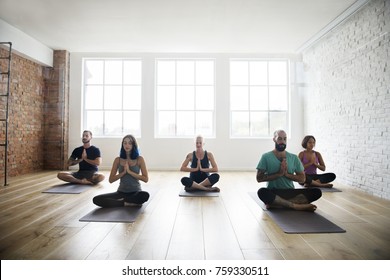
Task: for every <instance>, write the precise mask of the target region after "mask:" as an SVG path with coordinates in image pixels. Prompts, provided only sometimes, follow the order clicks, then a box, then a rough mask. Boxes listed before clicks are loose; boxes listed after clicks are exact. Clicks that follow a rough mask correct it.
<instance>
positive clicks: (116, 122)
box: [104, 111, 122, 135]
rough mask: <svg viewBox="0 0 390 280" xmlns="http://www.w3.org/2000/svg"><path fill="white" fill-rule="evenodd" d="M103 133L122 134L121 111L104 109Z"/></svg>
mask: <svg viewBox="0 0 390 280" xmlns="http://www.w3.org/2000/svg"><path fill="white" fill-rule="evenodd" d="M104 134H105V135H122V112H121V111H106V112H105V114H104Z"/></svg>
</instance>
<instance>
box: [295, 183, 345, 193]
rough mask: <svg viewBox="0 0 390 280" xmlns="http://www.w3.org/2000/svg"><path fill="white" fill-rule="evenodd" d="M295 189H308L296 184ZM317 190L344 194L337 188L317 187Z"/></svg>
mask: <svg viewBox="0 0 390 280" xmlns="http://www.w3.org/2000/svg"><path fill="white" fill-rule="evenodd" d="M294 187H295V188H296V189H307V188H305V187H303V186H301V185H299V184H294ZM315 188H317V189H320V190H321V191H322V192H342V190H340V189H338V188H335V187H332V188H319V187H315Z"/></svg>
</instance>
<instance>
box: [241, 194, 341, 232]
mask: <svg viewBox="0 0 390 280" xmlns="http://www.w3.org/2000/svg"><path fill="white" fill-rule="evenodd" d="M249 195H250V196H251V197H252V198H253V199H254V200H255V202H256V203H257V204H258V205H259V206H260V207H261V208H262V209H263V210H264V211H265V212H266V213H267V214H268V216H270V218H272V219H273V220H274V222H275V223H276V224H277V225H278V226H279V227H280V228H281V229H282V230H283V231H284V232H285V233H341V232H346V231H345V230H344V229H342V228H340V227H339V226H338V225H336V224H334V223H332V222H331V221H329V220H328V219H326V218H325V217H323V216H321V215H320V214H318V213H316V212H308V211H296V210H292V209H283V208H281V209H271V210H268V209H266V208H265V205H264V203H263V202H262V201H261V200H260V199H259V198H258V196H257V193H249Z"/></svg>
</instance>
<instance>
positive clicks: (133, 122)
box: [123, 111, 141, 135]
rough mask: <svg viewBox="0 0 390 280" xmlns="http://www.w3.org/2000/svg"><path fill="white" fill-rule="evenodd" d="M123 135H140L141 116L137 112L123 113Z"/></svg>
mask: <svg viewBox="0 0 390 280" xmlns="http://www.w3.org/2000/svg"><path fill="white" fill-rule="evenodd" d="M123 134H134V135H141V116H140V112H139V111H131V112H128V111H126V112H123Z"/></svg>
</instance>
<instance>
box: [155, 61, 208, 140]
mask: <svg viewBox="0 0 390 280" xmlns="http://www.w3.org/2000/svg"><path fill="white" fill-rule="evenodd" d="M214 69H215V62H214V60H211V59H202V60H189V59H186V60H177V59H158V60H156V136H157V137H193V136H194V135H197V134H201V135H203V136H206V137H212V136H214V119H215V117H214V114H215V73H214Z"/></svg>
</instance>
